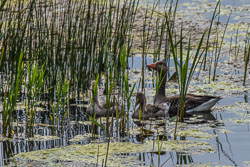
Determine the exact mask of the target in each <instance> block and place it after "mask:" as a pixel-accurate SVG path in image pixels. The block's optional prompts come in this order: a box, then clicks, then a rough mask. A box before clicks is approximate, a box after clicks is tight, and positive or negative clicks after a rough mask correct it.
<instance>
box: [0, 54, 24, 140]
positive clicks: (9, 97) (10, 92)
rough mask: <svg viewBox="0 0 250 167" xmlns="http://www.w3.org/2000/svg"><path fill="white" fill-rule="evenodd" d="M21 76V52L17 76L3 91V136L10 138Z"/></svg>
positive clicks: (22, 70) (12, 131) (12, 132)
mask: <svg viewBox="0 0 250 167" xmlns="http://www.w3.org/2000/svg"><path fill="white" fill-rule="evenodd" d="M23 74H24V69H23V52H21V54H20V57H19V61H18V66H17V75H16V77H14V78H10V81H11V83H9V85H10V87H8V86H7V85H6V87H5V90H4V104H3V111H2V134H3V136H8V137H11V136H13V135H14V133H15V132H14V130H13V112H14V110H15V107H16V104H17V100H18V98H19V93H20V91H21V86H22V80H23Z"/></svg>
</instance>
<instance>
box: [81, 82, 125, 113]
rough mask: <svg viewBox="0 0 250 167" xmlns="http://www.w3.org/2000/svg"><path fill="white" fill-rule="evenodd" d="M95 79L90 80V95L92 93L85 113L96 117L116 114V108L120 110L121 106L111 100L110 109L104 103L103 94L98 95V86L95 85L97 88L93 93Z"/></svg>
mask: <svg viewBox="0 0 250 167" xmlns="http://www.w3.org/2000/svg"><path fill="white" fill-rule="evenodd" d="M95 84H96V81H95V80H93V81H91V85H90V90H91V95H92V100H93V101H92V103H90V104H89V105H88V107H87V110H86V113H87V115H89V116H94V115H95V117H96V118H99V117H106V116H112V114H114V116H115V114H116V110H118V112H120V111H121V108H120V106H119V105H116V104H115V102H112V103H111V104H110V109H109V107H108V105H107V103H106V97H105V95H103V96H100V95H99V93H98V91H99V90H98V86H97V90H96V94H94V87H95Z"/></svg>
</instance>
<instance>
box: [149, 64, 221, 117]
mask: <svg viewBox="0 0 250 167" xmlns="http://www.w3.org/2000/svg"><path fill="white" fill-rule="evenodd" d="M147 67H148V68H150V69H153V70H155V71H157V72H158V74H160V75H159V76H160V81H161V85H160V87H159V89H158V91H157V92H156V95H155V98H154V104H155V105H158V104H162V103H164V102H168V103H170V109H169V116H170V117H172V116H175V115H177V111H178V108H179V105H180V95H175V96H166V94H165V86H166V79H167V77H166V75H167V70H168V69H167V64H166V62H164V61H157V62H155V63H152V64H148V65H147ZM220 99H222V98H221V97H217V96H207V95H205V96H202V95H194V94H187V95H186V102H185V112H186V113H188V114H195V113H207V112H210V111H211V110H210V109H211V108H212V107H213V106H214V105H215V104H216V103H217V102H218V101H219V100H220Z"/></svg>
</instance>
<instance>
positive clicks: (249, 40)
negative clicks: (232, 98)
mask: <svg viewBox="0 0 250 167" xmlns="http://www.w3.org/2000/svg"><path fill="white" fill-rule="evenodd" d="M248 30H249V28H248ZM249 60H250V32H249V31H247V33H246V42H245V49H244V63H245V65H244V79H243V85H244V86H245V85H246V79H247V67H248V64H249Z"/></svg>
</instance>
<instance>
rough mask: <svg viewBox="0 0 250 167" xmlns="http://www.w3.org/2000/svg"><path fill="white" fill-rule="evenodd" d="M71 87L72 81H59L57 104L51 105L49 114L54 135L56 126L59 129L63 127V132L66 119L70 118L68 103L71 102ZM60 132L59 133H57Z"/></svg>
mask: <svg viewBox="0 0 250 167" xmlns="http://www.w3.org/2000/svg"><path fill="white" fill-rule="evenodd" d="M69 86H70V80H69V81H67V80H66V79H65V80H64V81H62V80H60V79H59V82H58V84H57V86H56V90H55V92H56V103H55V104H51V113H50V114H49V116H50V119H51V121H52V125H53V128H52V133H53V134H54V125H56V127H57V129H58V130H59V127H60V126H61V130H62V128H63V127H64V123H65V120H66V119H65V118H66V117H68V118H69V112H68V111H69V110H68V101H69ZM56 132H59V131H56ZM57 135H59V134H57Z"/></svg>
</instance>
